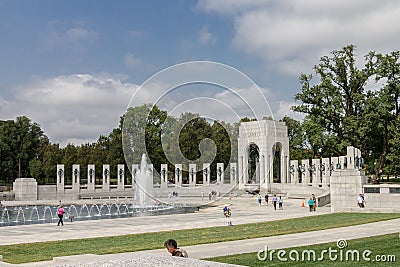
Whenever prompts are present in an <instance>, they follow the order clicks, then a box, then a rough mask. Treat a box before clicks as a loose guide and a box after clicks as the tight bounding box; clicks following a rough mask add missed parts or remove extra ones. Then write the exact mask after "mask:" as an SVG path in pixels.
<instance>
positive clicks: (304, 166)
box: [300, 159, 310, 185]
mask: <svg viewBox="0 0 400 267" xmlns="http://www.w3.org/2000/svg"><path fill="white" fill-rule="evenodd" d="M300 168H301V183H302V184H303V185H307V184H308V183H309V182H310V172H309V169H310V162H309V160H308V159H303V160H302V161H301V166H300Z"/></svg>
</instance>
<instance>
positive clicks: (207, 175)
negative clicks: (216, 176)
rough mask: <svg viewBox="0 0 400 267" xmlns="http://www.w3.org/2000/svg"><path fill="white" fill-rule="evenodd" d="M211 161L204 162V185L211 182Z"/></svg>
mask: <svg viewBox="0 0 400 267" xmlns="http://www.w3.org/2000/svg"><path fill="white" fill-rule="evenodd" d="M210 175H211V174H210V163H203V185H209V184H210Z"/></svg>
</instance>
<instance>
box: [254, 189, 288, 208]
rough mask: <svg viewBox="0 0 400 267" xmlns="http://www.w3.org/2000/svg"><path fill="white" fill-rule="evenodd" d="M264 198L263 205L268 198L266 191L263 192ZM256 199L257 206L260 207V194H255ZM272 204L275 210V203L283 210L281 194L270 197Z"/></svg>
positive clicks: (266, 202) (266, 203)
mask: <svg viewBox="0 0 400 267" xmlns="http://www.w3.org/2000/svg"><path fill="white" fill-rule="evenodd" d="M264 198H265V205H266V206H268V200H269V195H268V193H266V194H265V196H264ZM257 201H258V206H260V207H261V203H262V197H261V195H260V194H258V195H257ZM272 204H273V206H274V210H276V205H277V204H278V206H279V209H280V210H283V199H282V196H279V197H277V196H276V195H274V196H273V197H272Z"/></svg>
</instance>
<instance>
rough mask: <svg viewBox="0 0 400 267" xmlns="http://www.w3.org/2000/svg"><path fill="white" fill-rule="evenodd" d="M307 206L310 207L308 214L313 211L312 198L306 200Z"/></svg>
mask: <svg viewBox="0 0 400 267" xmlns="http://www.w3.org/2000/svg"><path fill="white" fill-rule="evenodd" d="M308 206H309V207H310V212H312V211H313V210H314V208H313V207H314V200H313V199H312V197H310V199H309V200H308Z"/></svg>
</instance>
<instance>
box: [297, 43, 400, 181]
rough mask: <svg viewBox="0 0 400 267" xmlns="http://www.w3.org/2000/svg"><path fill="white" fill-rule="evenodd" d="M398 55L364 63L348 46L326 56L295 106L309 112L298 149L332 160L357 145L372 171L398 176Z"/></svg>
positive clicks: (305, 79) (305, 80)
mask: <svg viewBox="0 0 400 267" xmlns="http://www.w3.org/2000/svg"><path fill="white" fill-rule="evenodd" d="M399 56H400V52H399V51H396V52H391V53H389V54H379V53H376V52H370V53H368V54H367V55H366V56H365V57H364V58H365V62H364V64H363V65H360V64H357V63H356V56H355V47H354V46H353V45H349V46H346V47H344V48H343V49H341V50H338V51H333V52H332V53H331V55H330V56H324V57H322V58H321V60H320V63H319V64H318V65H316V66H315V67H314V69H315V77H314V76H313V75H305V74H302V75H301V76H300V82H301V85H302V87H301V91H300V92H299V93H298V94H296V96H295V99H296V100H297V101H299V102H300V104H298V105H296V106H294V107H293V110H294V111H297V112H301V113H304V114H306V116H305V119H304V121H303V122H302V123H301V130H300V131H299V132H302V133H303V134H304V139H303V140H302V141H303V143H302V144H297V145H298V148H301V145H304V144H306V146H307V148H308V149H309V151H310V152H311V153H312V155H313V157H330V156H338V155H344V154H345V153H346V146H348V145H352V146H354V147H357V148H360V149H361V151H362V155H363V156H364V158H365V160H366V163H367V165H366V167H367V170H368V171H369V172H370V173H374V174H376V175H377V176H378V178H379V177H380V176H381V175H382V174H384V173H386V174H389V173H390V174H394V175H398V174H399V172H400V168H399V167H398V163H400V162H399V153H398V152H399V150H400V147H399V145H400V141H399V140H400V139H399V138H400V136H399V127H400V125H399V122H400V120H399V104H400V102H399V100H400V98H399V97H400V83H399V82H400V61H399ZM359 66H361V67H359ZM378 81H379V83H377V82H378ZM296 127H297V126H296Z"/></svg>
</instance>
